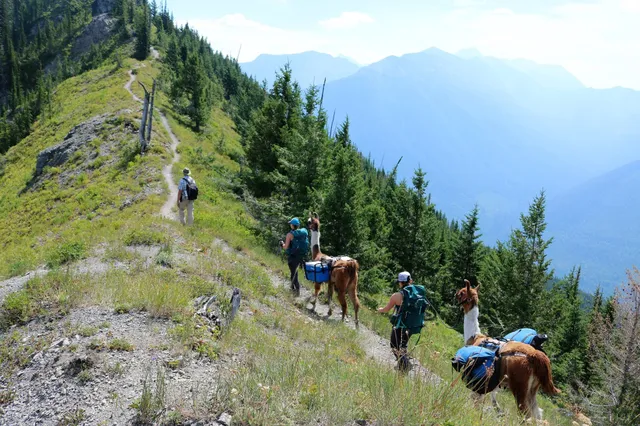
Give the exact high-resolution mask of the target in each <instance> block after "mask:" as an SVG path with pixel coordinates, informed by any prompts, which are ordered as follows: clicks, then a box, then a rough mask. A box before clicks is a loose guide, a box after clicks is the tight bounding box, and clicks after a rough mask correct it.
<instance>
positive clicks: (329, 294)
mask: <svg viewBox="0 0 640 426" xmlns="http://www.w3.org/2000/svg"><path fill="white" fill-rule="evenodd" d="M331 299H333V283H332V282H331V281H329V285H328V287H327V304H328V305H329V312H327V316H328V317H330V316H331V314H332V313H333V310H332V309H331Z"/></svg>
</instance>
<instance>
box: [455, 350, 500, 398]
mask: <svg viewBox="0 0 640 426" xmlns="http://www.w3.org/2000/svg"><path fill="white" fill-rule="evenodd" d="M498 358H499V355H498V352H497V351H492V350H489V349H487V348H483V347H481V346H465V347H463V348H460V349H459V350H458V352H456V356H455V357H453V358H452V359H451V366H452V367H453V369H454V370H456V371H459V372H461V373H462V379H463V380H464V382H465V384H466V385H467V387H468V388H469V389H471V390H472V391H474V392H477V393H480V394H485V393H488V392H491V391H493V390H494V389H495V388H496V387H497V386H498V384H499V383H500V372H499V371H498V369H499V367H500V363H499V362H498Z"/></svg>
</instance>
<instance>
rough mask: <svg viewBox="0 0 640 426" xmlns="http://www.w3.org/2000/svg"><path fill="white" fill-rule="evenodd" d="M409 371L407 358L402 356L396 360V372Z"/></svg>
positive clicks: (409, 365) (409, 362)
mask: <svg viewBox="0 0 640 426" xmlns="http://www.w3.org/2000/svg"><path fill="white" fill-rule="evenodd" d="M410 369H411V361H410V360H409V356H407V355H404V356H401V357H400V358H399V359H398V371H400V372H401V373H407V372H408V371H409V370H410Z"/></svg>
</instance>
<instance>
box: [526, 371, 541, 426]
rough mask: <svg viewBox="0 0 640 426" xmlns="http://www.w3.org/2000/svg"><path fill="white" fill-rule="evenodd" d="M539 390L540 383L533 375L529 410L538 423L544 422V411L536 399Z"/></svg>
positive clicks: (530, 382)
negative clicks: (539, 421)
mask: <svg viewBox="0 0 640 426" xmlns="http://www.w3.org/2000/svg"><path fill="white" fill-rule="evenodd" d="M539 388H540V385H539V384H538V381H537V380H536V379H535V378H534V376H533V375H532V376H531V378H530V379H529V409H530V410H531V411H530V416H532V417H533V418H534V420H536V421H538V420H542V409H540V408H539V407H538V398H537V397H536V396H537V394H538V389H539Z"/></svg>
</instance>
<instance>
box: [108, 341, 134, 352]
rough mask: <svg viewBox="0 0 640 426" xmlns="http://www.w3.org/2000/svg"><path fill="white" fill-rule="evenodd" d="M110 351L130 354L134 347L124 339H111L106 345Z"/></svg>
mask: <svg viewBox="0 0 640 426" xmlns="http://www.w3.org/2000/svg"><path fill="white" fill-rule="evenodd" d="M107 348H108V349H109V350H110V351H122V352H132V351H133V349H134V347H133V345H132V344H131V343H129V342H128V341H127V340H125V339H113V340H111V341H110V342H109V343H108V344H107Z"/></svg>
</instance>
